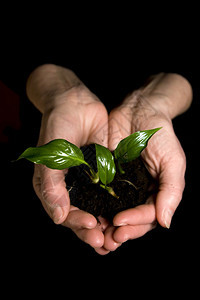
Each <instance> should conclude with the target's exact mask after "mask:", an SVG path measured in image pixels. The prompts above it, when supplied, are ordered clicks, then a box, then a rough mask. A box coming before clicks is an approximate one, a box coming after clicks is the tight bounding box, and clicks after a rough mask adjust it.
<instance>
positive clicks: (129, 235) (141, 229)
mask: <svg viewBox="0 0 200 300" xmlns="http://www.w3.org/2000/svg"><path fill="white" fill-rule="evenodd" d="M155 226H156V223H155V222H154V223H152V224H145V225H135V226H132V225H126V226H121V227H118V228H117V229H116V231H115V232H114V234H113V238H114V240H115V241H116V242H117V243H124V242H126V241H127V240H132V239H137V238H139V237H141V236H143V235H145V234H146V233H147V232H148V231H150V230H152V229H153V228H155Z"/></svg>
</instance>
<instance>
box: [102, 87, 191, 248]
mask: <svg viewBox="0 0 200 300" xmlns="http://www.w3.org/2000/svg"><path fill="white" fill-rule="evenodd" d="M165 100H166V99H165V95H162V94H159V95H157V94H154V95H153V96H152V95H151V96H149V97H146V96H144V94H143V93H141V92H140V91H137V92H134V93H133V94H131V95H130V96H129V97H127V99H125V101H124V102H123V103H122V104H121V105H120V106H119V107H118V108H116V109H114V110H113V111H112V112H111V114H110V115H109V133H110V135H109V144H108V145H109V148H110V149H111V150H114V149H115V147H116V145H117V144H118V142H119V141H120V140H121V139H123V138H125V137H126V136H128V135H129V134H131V133H133V132H135V131H140V130H146V129H153V128H157V127H162V129H161V130H160V131H158V132H157V133H156V134H155V135H154V136H153V137H152V139H151V140H150V141H149V143H148V147H147V148H146V149H145V150H144V151H143V152H142V158H143V161H144V163H145V165H146V167H147V169H148V171H149V172H150V174H151V175H152V177H153V178H154V179H156V180H157V181H158V184H159V188H158V191H157V192H156V193H155V194H154V195H152V196H151V197H150V198H149V199H148V200H147V202H146V204H143V205H140V206H138V207H136V208H132V209H128V210H125V211H123V212H120V213H118V214H117V215H116V216H115V217H114V219H113V224H114V225H115V226H117V227H116V229H115V230H113V234H112V239H113V240H114V241H115V242H116V243H123V242H125V241H127V240H129V239H134V238H138V237H140V236H143V235H144V234H145V233H147V232H148V231H150V230H151V229H153V228H154V227H155V226H156V222H157V221H158V222H159V223H160V225H161V226H163V227H166V228H169V227H170V223H171V219H172V216H173V214H174V212H175V210H176V208H177V206H178V205H179V203H180V201H181V198H182V193H183V190H184V185H185V180H184V175H185V169H186V159H185V154H184V152H183V149H182V147H181V145H180V143H179V141H178V139H177V137H176V135H175V133H174V130H173V126H172V122H171V119H170V117H169V115H168V113H167V110H164V109H159V105H157V106H154V105H152V103H159V102H160V103H162V101H165ZM158 101H159V102H158ZM105 235H106V233H105Z"/></svg>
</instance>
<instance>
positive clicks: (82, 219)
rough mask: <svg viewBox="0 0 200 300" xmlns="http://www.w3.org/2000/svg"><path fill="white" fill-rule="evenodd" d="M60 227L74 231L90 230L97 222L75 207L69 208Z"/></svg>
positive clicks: (91, 216)
mask: <svg viewBox="0 0 200 300" xmlns="http://www.w3.org/2000/svg"><path fill="white" fill-rule="evenodd" d="M62 225H63V226H65V227H68V228H71V229H74V230H79V229H92V228H95V227H96V226H97V220H96V218H95V217H94V216H93V215H91V214H89V213H87V212H85V211H83V210H80V209H78V208H76V207H71V209H70V212H69V214H68V216H67V218H66V220H65V221H64V222H63V223H62Z"/></svg>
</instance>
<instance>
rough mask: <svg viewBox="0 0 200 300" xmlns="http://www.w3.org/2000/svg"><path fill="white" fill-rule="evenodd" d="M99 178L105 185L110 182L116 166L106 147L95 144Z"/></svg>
mask: <svg viewBox="0 0 200 300" xmlns="http://www.w3.org/2000/svg"><path fill="white" fill-rule="evenodd" d="M95 147H96V159H97V168H98V173H99V178H100V180H101V182H102V183H103V184H105V185H107V184H109V183H111V182H112V181H113V179H114V177H115V173H116V168H115V162H114V157H113V155H112V153H111V152H110V150H109V149H108V148H105V147H104V146H101V145H98V144H95Z"/></svg>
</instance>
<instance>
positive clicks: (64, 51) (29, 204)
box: [0, 16, 200, 277]
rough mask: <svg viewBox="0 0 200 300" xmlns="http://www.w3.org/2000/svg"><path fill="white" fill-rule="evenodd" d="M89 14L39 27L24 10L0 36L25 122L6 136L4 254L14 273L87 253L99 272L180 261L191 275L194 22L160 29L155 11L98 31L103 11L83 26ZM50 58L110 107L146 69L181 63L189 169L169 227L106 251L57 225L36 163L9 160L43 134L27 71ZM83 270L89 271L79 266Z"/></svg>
mask: <svg viewBox="0 0 200 300" xmlns="http://www.w3.org/2000/svg"><path fill="white" fill-rule="evenodd" d="M76 18H77V17H76ZM83 20H84V18H83V19H82V22H80V24H79V26H78V28H74V23H73V22H72V23H71V24H70V26H69V24H67V23H66V24H65V26H66V30H64V32H63V31H62V33H60V31H59V26H58V27H57V29H55V28H54V23H53V22H52V18H51V20H50V21H51V22H50V23H48V22H44V24H43V26H42V27H37V20H36V19H35V20H34V26H33V28H34V29H32V30H30V28H29V26H30V24H32V20H31V21H30V20H28V18H27V22H26V23H23V26H22V25H21V26H22V27H20V28H17V29H15V27H14V26H13V27H11V28H9V29H8V30H7V32H6V34H5V37H3V40H2V45H3V46H2V49H1V57H0V58H1V78H0V79H1V80H2V82H4V83H5V84H6V85H7V86H8V87H9V88H10V89H12V90H13V91H15V92H16V93H17V94H18V95H19V96H20V119H21V121H22V127H21V129H20V130H18V131H14V130H12V129H11V128H7V135H8V136H9V142H8V143H7V144H2V145H1V152H0V153H1V157H2V164H1V165H2V170H3V171H2V172H1V173H2V177H3V178H2V180H1V183H2V203H1V204H2V205H1V206H2V210H1V211H2V213H1V220H2V228H3V232H2V241H3V243H2V245H3V246H2V250H3V252H4V256H3V257H4V258H5V260H6V262H7V264H8V266H9V270H12V272H14V271H16V270H19V269H20V268H23V270H24V273H26V272H28V270H29V271H30V270H32V268H35V269H37V273H41V272H43V271H44V270H46V268H47V266H48V268H50V269H51V267H52V268H54V267H55V266H56V269H57V268H58V273H59V270H60V269H64V268H65V267H66V269H67V267H68V265H69V262H74V263H75V268H76V266H77V262H80V264H81V265H84V267H85V266H87V267H88V268H91V269H92V270H93V271H94V270H95V271H94V272H96V273H97V274H98V272H99V270H102V268H105V270H106V274H111V275H112V276H114V277H115V276H118V275H116V273H115V269H116V270H117V268H118V266H119V265H120V266H122V269H124V268H125V267H126V268H129V269H131V270H133V269H134V270H137V271H136V272H139V271H140V272H141V274H142V276H145V277H148V276H150V274H151V272H152V270H156V273H157V274H162V276H164V274H166V270H167V272H170V270H173V273H176V272H178V270H182V272H183V273H184V274H185V272H186V270H187V274H188V270H191V268H195V266H196V264H197V253H198V247H199V246H198V235H199V233H198V222H197V221H198V206H199V204H198V202H199V195H198V174H197V173H196V172H197V171H198V164H199V158H198V152H197V151H198V147H197V143H198V136H199V134H198V132H199V130H198V129H199V108H200V107H199V92H200V85H199V78H200V77H199V68H200V60H199V55H198V47H197V38H196V36H193V34H194V31H193V28H192V29H188V28H187V26H185V27H182V25H181V24H180V23H179V22H178V23H177V26H176V27H175V28H173V27H172V28H170V27H168V26H166V28H165V29H164V28H163V30H164V31H161V32H162V34H161V32H160V31H159V28H160V27H162V26H163V23H165V21H166V20H168V19H166V20H165V21H163V20H162V18H161V19H159V20H157V22H156V21H155V20H154V21H153V20H152V23H150V21H151V20H149V21H148V22H147V24H146V25H145V26H144V29H143V31H142V32H139V33H138V25H137V27H136V26H135V25H133V29H132V27H131V26H132V24H131V22H130V24H128V25H127V27H126V26H124V27H123V28H122V27H121V24H118V25H116V24H114V23H112V22H111V24H110V26H109V27H105V28H103V26H102V22H103V21H102V19H101V23H100V25H99V26H97V28H96V27H95V30H93V26H94V24H95V25H98V24H99V19H98V20H96V19H95V17H94V16H93V18H92V19H91V22H89V25H88V26H87V27H86V28H85V26H84V27H83V26H82V25H83ZM76 21H77V20H76ZM168 21H169V20H168ZM74 22H75V21H74ZM64 23H65V22H64ZM167 24H168V23H167ZM72 28H73V29H74V30H72ZM25 29H27V31H25ZM62 29H63V24H62ZM130 29H132V30H130ZM59 33H60V34H59ZM43 63H55V64H59V65H62V66H65V67H68V68H71V69H72V70H73V71H74V72H75V73H76V74H77V75H78V76H79V77H80V79H81V80H82V81H83V82H84V83H85V84H86V85H87V86H88V88H90V89H91V91H92V92H94V93H95V94H96V95H97V96H98V97H99V98H100V99H101V101H103V102H104V104H105V105H106V106H107V108H108V110H110V109H111V108H112V107H114V106H115V105H116V104H118V103H119V102H121V101H122V100H123V98H124V97H125V96H126V94H127V93H129V92H130V91H132V90H134V89H136V88H138V87H139V86H140V85H141V84H143V83H144V81H145V80H146V79H147V78H148V76H149V75H152V74H156V73H159V72H176V73H179V74H182V75H183V76H185V77H186V78H187V79H188V80H189V81H190V82H191V84H192V87H193V93H194V97H193V104H192V106H191V108H190V109H189V110H188V111H187V112H186V113H184V114H183V115H181V116H179V117H177V118H176V119H175V120H174V122H173V123H174V129H175V132H176V134H177V136H178V138H179V140H180V142H181V144H182V146H183V149H184V151H185V153H186V156H187V172H186V188H185V192H184V195H183V199H182V201H181V204H180V205H179V207H178V209H177V211H176V213H175V215H174V218H173V221H172V225H171V228H170V229H169V230H166V229H163V228H161V227H159V226H158V227H157V228H156V229H155V230H153V231H152V232H150V233H148V234H146V235H145V236H144V237H142V238H140V239H137V240H133V241H129V242H127V243H125V244H124V245H123V246H121V247H120V248H119V249H118V250H116V251H115V252H113V253H110V254H108V255H107V256H105V257H101V256H99V255H98V254H96V253H95V252H94V250H93V249H92V248H90V247H89V246H88V245H86V244H84V243H83V242H81V241H80V240H79V239H78V238H77V237H76V236H75V235H74V234H73V233H72V232H71V231H70V230H68V229H66V228H64V227H62V226H56V225H55V224H54V223H53V222H52V221H51V220H50V219H49V217H48V216H47V215H46V213H45V211H44V210H43V208H42V206H41V204H40V202H39V200H38V199H37V197H36V195H35V193H34V191H33V188H32V174H33V166H32V164H29V163H28V162H23V161H20V162H18V163H11V162H10V161H11V160H13V159H16V158H17V156H18V155H19V154H20V153H21V152H22V151H23V150H24V149H25V148H26V147H29V146H31V145H35V144H36V142H37V138H38V134H39V128H40V119H41V115H40V113H39V112H38V111H37V110H36V109H35V108H34V107H33V106H32V104H31V103H30V102H29V101H28V99H27V97H26V94H25V82H26V79H27V76H28V74H30V72H31V71H32V70H33V69H34V68H35V67H37V66H39V65H41V64H43ZM93 261H95V264H94V265H93ZM111 263H112V268H111ZM113 266H114V267H113ZM103 270H104V269H103ZM142 270H144V274H143V271H142ZM71 271H72V269H71V268H70V272H71ZM193 272H194V271H193ZM96 273H95V274H96ZM194 273H195V272H194ZM114 274H115V275H114ZM75 275H76V274H75ZM79 276H83V274H82V273H81V270H80V269H79ZM104 276H105V274H104ZM119 276H121V275H119ZM140 276H141V275H140ZM158 277H159V276H158ZM164 277H165V276H164Z"/></svg>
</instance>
